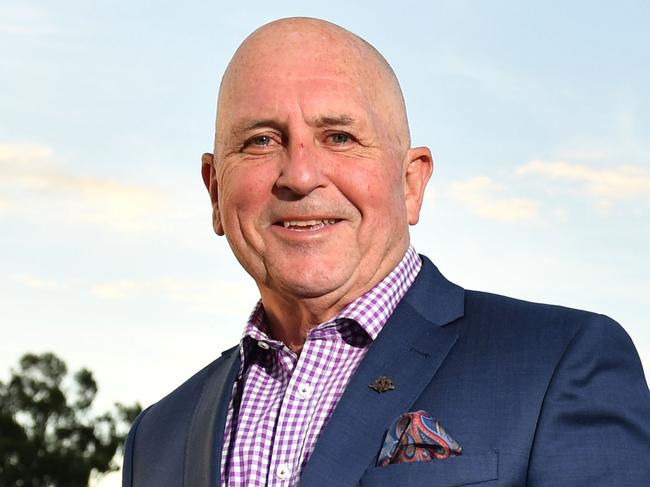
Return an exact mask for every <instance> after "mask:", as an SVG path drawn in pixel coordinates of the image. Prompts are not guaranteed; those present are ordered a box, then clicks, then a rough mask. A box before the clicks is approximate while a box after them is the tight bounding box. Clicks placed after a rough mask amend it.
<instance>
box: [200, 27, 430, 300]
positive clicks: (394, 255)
mask: <svg viewBox="0 0 650 487" xmlns="http://www.w3.org/2000/svg"><path fill="white" fill-rule="evenodd" d="M409 146H410V137H409V131H408V125H407V119H406V112H405V109H404V102H403V99H402V95H401V91H400V88H399V84H398V82H397V79H396V78H395V75H394V73H393V71H392V70H391V68H390V66H389V65H388V63H387V62H386V61H385V60H384V58H383V57H382V56H381V55H380V54H379V53H378V52H377V51H376V50H375V49H374V48H373V47H372V46H370V44H368V43H366V42H365V41H363V40H362V39H360V38H359V37H357V36H356V35H354V34H352V33H350V32H348V31H346V30H344V29H342V28H341V27H338V26H336V25H334V24H331V23H328V22H325V21H321V20H316V19H305V18H294V19H283V20H279V21H276V22H272V23H270V24H267V25H265V26H263V27H261V28H260V29H258V30H257V31H255V32H254V33H253V34H251V35H250V36H249V37H248V38H247V39H246V40H245V41H244V42H243V44H242V45H241V46H240V48H239V49H238V50H237V52H236V53H235V55H234V56H233V59H232V60H231V62H230V64H229V66H228V68H227V70H226V73H225V74H224V77H223V80H222V84H221V88H220V91H219V101H218V109H217V122H216V135H215V146H214V156H212V155H211V154H205V155H204V157H203V168H202V172H203V178H204V181H205V183H206V186H207V187H208V190H209V192H210V195H211V198H212V202H213V210H214V218H213V220H214V228H215V231H216V232H217V233H218V234H220V235H223V234H225V235H226V237H227V239H228V242H229V244H230V246H231V247H232V249H233V252H234V253H235V255H236V257H237V259H238V260H239V262H240V263H241V264H242V266H243V267H244V268H245V269H246V270H247V271H248V272H249V273H250V274H251V275H252V276H253V278H254V279H255V281H256V282H257V284H258V287H259V288H260V292H261V294H262V300H263V301H264V303H265V308H268V307H269V306H268V305H267V301H276V302H284V303H285V304H289V303H292V302H296V301H305V302H306V301H309V300H314V302H319V303H321V304H322V303H329V304H327V305H326V306H325V307H326V308H327V307H330V308H332V309H334V310H335V311H338V310H336V309H335V308H336V307H340V306H344V305H345V304H347V303H348V302H350V301H352V300H353V299H354V298H356V297H358V296H359V295H361V294H363V293H364V292H365V291H367V290H368V289H370V288H371V287H372V286H374V285H375V284H376V283H377V282H378V281H379V280H381V279H382V278H383V277H384V276H385V275H386V274H387V273H388V272H390V270H391V269H392V268H393V267H394V266H395V265H396V264H397V262H398V261H399V260H400V258H401V257H402V256H403V254H404V252H405V250H406V248H407V246H408V244H409V233H408V225H409V224H415V223H416V222H417V220H418V215H419V211H420V206H421V203H422V196H423V192H424V187H425V185H426V182H427V180H428V178H429V176H430V173H431V167H432V161H431V154H430V152H429V150H428V149H427V148H415V149H411V148H409ZM271 307H272V306H271ZM267 311H268V310H267Z"/></svg>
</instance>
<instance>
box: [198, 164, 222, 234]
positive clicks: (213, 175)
mask: <svg viewBox="0 0 650 487" xmlns="http://www.w3.org/2000/svg"><path fill="white" fill-rule="evenodd" d="M201 176H202V177H203V184H205V187H206V189H207V190H208V194H209V195H210V201H211V202H212V227H213V228H214V232H215V233H216V234H217V235H220V236H221V235H223V225H222V224H221V214H220V213H219V188H218V187H217V170H216V169H215V168H214V156H213V155H212V154H210V153H209V152H206V153H205V154H203V155H202V156H201Z"/></svg>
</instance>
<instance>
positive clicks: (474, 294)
mask: <svg viewBox="0 0 650 487" xmlns="http://www.w3.org/2000/svg"><path fill="white" fill-rule="evenodd" d="M465 311H466V314H467V315H470V316H476V317H483V318H484V319H485V320H488V319H489V320H494V318H495V316H498V317H499V318H500V320H502V321H504V322H507V323H510V324H512V323H513V322H518V323H521V325H522V326H524V325H525V324H530V325H532V326H540V325H542V324H543V325H544V326H547V327H560V328H570V329H573V330H575V331H577V329H578V328H583V327H586V328H594V329H602V330H605V331H607V330H609V331H611V332H615V333H616V332H618V331H619V330H620V331H622V328H621V326H620V325H619V324H618V323H617V322H616V321H614V320H613V319H611V318H609V317H608V316H605V315H602V314H598V313H594V312H592V311H586V310H581V309H575V308H568V307H566V306H559V305H555V304H546V303H536V302H532V301H525V300H523V299H517V298H512V297H509V296H502V295H499V294H492V293H488V292H483V291H471V290H467V291H466V294H465Z"/></svg>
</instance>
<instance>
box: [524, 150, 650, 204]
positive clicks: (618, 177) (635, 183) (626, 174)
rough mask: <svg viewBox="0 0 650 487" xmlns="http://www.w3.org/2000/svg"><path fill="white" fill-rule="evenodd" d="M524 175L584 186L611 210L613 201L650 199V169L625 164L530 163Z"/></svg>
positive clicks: (536, 161) (525, 166)
mask: <svg viewBox="0 0 650 487" xmlns="http://www.w3.org/2000/svg"><path fill="white" fill-rule="evenodd" d="M517 174H520V175H531V174H534V175H539V176H542V177H547V178H550V179H556V180H561V181H567V182H578V183H582V184H583V185H584V187H585V189H586V190H587V191H588V192H589V193H590V194H591V195H592V196H594V197H596V198H599V199H600V201H599V202H598V206H599V207H608V206H609V205H610V204H611V203H610V201H609V200H621V199H648V200H650V169H648V168H644V167H640V166H631V165H622V166H614V167H605V168H603V167H590V166H587V165H584V164H571V163H568V162H563V161H540V160H535V161H530V162H528V163H526V164H524V165H523V166H521V167H519V168H518V169H517Z"/></svg>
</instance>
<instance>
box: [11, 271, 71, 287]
mask: <svg viewBox="0 0 650 487" xmlns="http://www.w3.org/2000/svg"><path fill="white" fill-rule="evenodd" d="M13 279H14V281H16V282H18V283H20V284H22V285H23V286H26V287H29V288H32V289H50V290H51V289H58V288H60V287H61V284H60V283H59V282H58V281H56V280H54V279H44V278H42V277H38V276H34V275H31V274H19V275H15V276H13Z"/></svg>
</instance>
